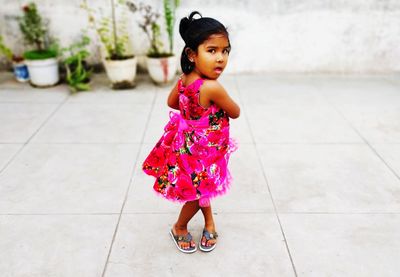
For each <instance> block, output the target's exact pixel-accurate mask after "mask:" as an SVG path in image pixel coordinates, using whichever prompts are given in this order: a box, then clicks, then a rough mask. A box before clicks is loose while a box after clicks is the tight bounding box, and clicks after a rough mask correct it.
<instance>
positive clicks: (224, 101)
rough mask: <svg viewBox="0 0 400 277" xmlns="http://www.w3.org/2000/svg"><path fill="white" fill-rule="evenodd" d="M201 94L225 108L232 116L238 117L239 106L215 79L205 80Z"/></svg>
mask: <svg viewBox="0 0 400 277" xmlns="http://www.w3.org/2000/svg"><path fill="white" fill-rule="evenodd" d="M200 91H201V95H202V96H203V97H205V98H207V99H208V100H209V101H212V102H213V103H215V104H216V105H217V106H218V107H220V108H221V109H223V110H224V111H225V112H226V113H227V114H228V116H229V117H230V118H238V117H239V115H240V108H239V106H238V105H237V104H236V103H235V101H233V99H232V98H231V97H230V96H229V94H228V93H227V92H226V90H225V89H224V88H223V87H222V86H221V85H220V84H219V83H218V82H217V81H215V80H207V81H204V83H203V86H202V87H201V88H200Z"/></svg>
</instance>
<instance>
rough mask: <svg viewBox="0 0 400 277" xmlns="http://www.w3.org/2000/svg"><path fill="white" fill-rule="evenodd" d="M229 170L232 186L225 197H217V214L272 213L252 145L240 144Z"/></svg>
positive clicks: (231, 159)
mask: <svg viewBox="0 0 400 277" xmlns="http://www.w3.org/2000/svg"><path fill="white" fill-rule="evenodd" d="M229 168H230V170H231V174H232V178H233V181H232V185H231V188H230V190H229V191H228V192H227V194H226V195H224V196H221V197H217V198H216V199H215V200H214V201H213V202H214V203H215V210H216V211H218V212H272V213H273V212H274V207H273V205H272V202H271V197H270V194H269V192H268V186H267V184H266V182H265V179H264V176H263V169H262V166H261V164H260V161H259V159H258V157H257V152H256V148H255V146H254V145H253V144H242V145H239V148H238V150H237V151H236V152H234V153H232V155H231V158H230V161H229Z"/></svg>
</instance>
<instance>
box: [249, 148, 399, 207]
mask: <svg viewBox="0 0 400 277" xmlns="http://www.w3.org/2000/svg"><path fill="white" fill-rule="evenodd" d="M257 149H258V150H259V154H260V155H261V158H262V163H263V166H264V171H265V174H266V176H267V179H268V184H269V187H270V188H271V193H272V195H273V198H274V202H275V204H276V206H277V209H278V211H280V212H399V211H400V202H399V197H400V180H399V179H398V178H397V177H396V176H395V175H394V174H393V173H392V172H391V171H390V170H389V169H388V168H387V167H386V165H385V164H384V163H383V162H382V161H381V160H380V159H379V158H378V157H377V156H376V155H375V154H374V152H373V151H372V150H371V149H370V148H369V147H368V146H365V145H357V144H350V145H301V144H299V145H259V146H257Z"/></svg>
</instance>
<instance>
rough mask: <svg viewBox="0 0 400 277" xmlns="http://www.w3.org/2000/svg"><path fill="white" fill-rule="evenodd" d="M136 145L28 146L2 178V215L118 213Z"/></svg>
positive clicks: (0, 177) (0, 187)
mask: <svg viewBox="0 0 400 277" xmlns="http://www.w3.org/2000/svg"><path fill="white" fill-rule="evenodd" d="M137 151H138V145H109V144H108V145H100V144H96V145H85V144H80V145H68V144H53V145H44V144H29V145H27V146H26V147H25V148H24V149H23V150H22V152H21V153H19V155H18V156H17V157H16V158H15V159H14V160H13V162H12V163H11V164H10V165H9V166H8V167H7V168H6V170H5V171H4V172H3V173H2V174H1V175H0V213H1V214H5V213H51V214H52V213H82V212H88V213H89V212H90V213H100V212H104V213H106V212H119V211H120V209H121V207H122V203H123V201H124V198H125V194H126V191H127V188H128V185H129V180H130V176H131V174H132V170H133V165H134V163H135V158H136V155H137Z"/></svg>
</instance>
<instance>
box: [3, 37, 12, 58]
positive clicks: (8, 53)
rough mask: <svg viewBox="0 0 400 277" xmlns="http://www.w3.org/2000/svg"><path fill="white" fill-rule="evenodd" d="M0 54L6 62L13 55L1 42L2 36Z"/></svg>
mask: <svg viewBox="0 0 400 277" xmlns="http://www.w3.org/2000/svg"><path fill="white" fill-rule="evenodd" d="M0 54H3V55H4V56H5V57H6V58H7V59H8V60H10V61H11V60H12V58H13V53H12V51H11V49H10V48H8V47H7V46H6V45H5V44H4V42H3V36H1V35H0Z"/></svg>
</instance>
